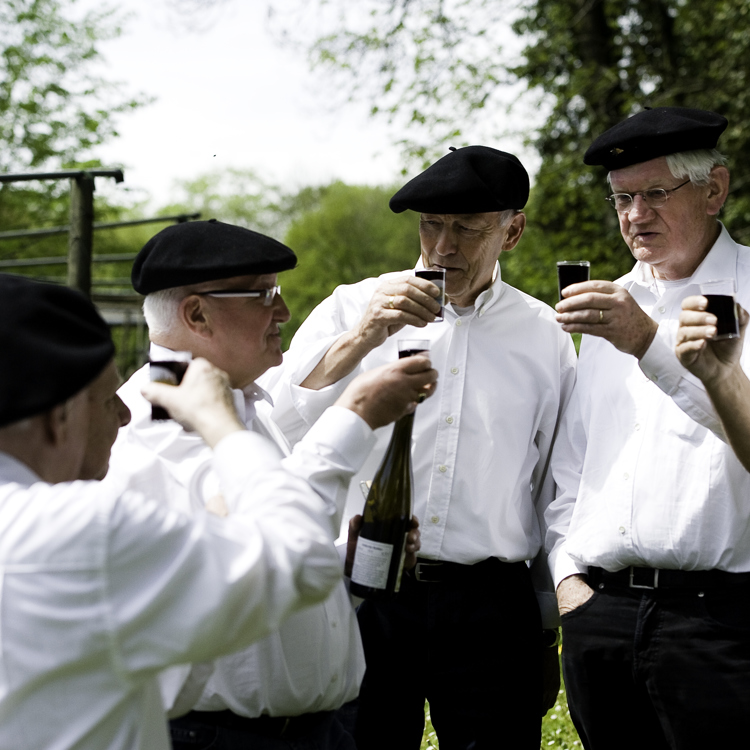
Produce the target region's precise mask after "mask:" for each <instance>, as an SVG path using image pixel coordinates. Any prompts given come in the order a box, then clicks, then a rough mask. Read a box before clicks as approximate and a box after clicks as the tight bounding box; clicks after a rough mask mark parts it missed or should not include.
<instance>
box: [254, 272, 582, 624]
mask: <svg viewBox="0 0 750 750" xmlns="http://www.w3.org/2000/svg"><path fill="white" fill-rule="evenodd" d="M417 267H421V263H420V264H419V265H418V266H417ZM404 273H407V274H408V273H412V272H410V271H409V272H404ZM399 275H402V274H386V275H384V276H381V277H380V278H379V279H377V278H372V279H366V280H364V281H361V282H359V283H357V284H353V285H348V286H340V287H338V288H337V289H336V290H335V291H334V292H333V294H332V295H331V297H329V298H328V299H327V300H325V301H324V302H322V303H321V304H320V305H319V306H318V307H317V308H316V309H315V310H314V311H313V312H312V313H311V314H310V316H309V317H308V318H307V320H306V321H305V322H304V323H303V324H302V326H301V327H300V329H299V330H298V332H297V334H296V335H295V337H294V340H293V341H292V344H291V347H290V349H289V351H288V352H287V353H286V354H285V355H284V364H283V365H281V366H280V367H278V368H274V369H273V370H270V371H269V373H267V376H264V378H266V379H265V380H264V381H263V382H264V384H267V387H268V388H269V389H272V393H273V396H274V402H275V407H274V411H273V418H274V420H275V421H276V423H277V424H278V425H279V426H280V427H281V429H282V430H283V431H284V432H285V434H287V436H288V437H290V439H291V440H295V439H298V438H299V437H300V435H302V434H304V433H305V431H306V430H307V429H308V428H309V426H310V425H311V424H313V423H314V421H315V420H316V419H317V417H318V415H319V414H320V413H321V412H322V411H323V409H324V408H325V407H326V406H328V405H329V404H330V403H331V402H332V401H333V399H335V398H336V397H337V396H338V395H339V394H340V392H341V390H342V389H343V388H344V387H345V386H346V384H347V383H348V382H349V381H350V380H351V378H353V377H355V376H356V375H357V374H358V373H359V372H362V371H365V370H369V369H372V368H373V367H377V366H379V365H381V364H384V363H386V362H392V361H394V360H396V359H398V346H397V341H398V339H404V338H416V339H428V340H429V341H430V358H431V360H432V365H433V367H434V368H435V369H437V371H438V374H439V382H438V386H437V390H436V392H435V394H434V395H433V396H432V397H431V398H429V399H427V401H425V402H424V403H423V404H420V405H419V406H418V407H417V411H416V416H415V420H414V430H413V442H412V462H413V469H414V480H415V485H414V513H415V514H416V515H417V517H418V518H419V520H420V530H421V544H422V547H421V550H420V553H419V554H420V557H424V558H430V559H436V560H449V561H453V562H459V563H465V564H472V563H476V562H478V561H480V560H484V559H486V558H487V557H491V556H494V557H497V558H499V559H500V560H503V561H507V562H516V561H520V560H530V559H532V558H534V557H535V556H536V555H537V553H538V552H539V550H540V547H541V544H542V529H541V524H540V519H541V516H542V513H543V510H544V508H545V506H546V505H547V503H549V502H550V501H551V500H552V499H553V497H554V487H553V484H552V482H551V481H550V477H549V476H548V475H547V473H546V467H547V460H548V457H549V453H550V449H551V447H552V442H553V438H554V435H555V430H556V426H557V423H558V418H559V416H560V414H561V412H562V409H563V407H564V405H565V403H566V401H567V399H568V397H569V395H570V392H571V390H572V388H573V383H574V380H575V367H576V354H575V349H574V347H573V344H572V341H571V338H570V336H569V335H568V334H566V333H564V332H563V331H562V330H561V328H560V326H559V325H558V324H557V323H556V321H555V318H554V311H553V310H552V309H551V308H550V307H549V306H547V305H545V304H544V303H543V302H540V301H539V300H536V299H534V298H533V297H530V296H528V295H526V294H524V293H523V292H520V291H518V290H517V289H514V288H513V287H511V286H509V285H508V284H506V283H504V282H503V281H502V279H501V278H500V267H499V265H498V266H496V271H495V280H494V282H493V284H492V285H491V286H490V287H489V288H488V289H487V290H485V291H484V292H482V293H481V294H480V295H479V297H478V298H477V300H476V303H475V305H474V307H473V308H471V309H470V310H469V311H466V312H465V314H463V315H459V314H458V313H457V311H456V310H455V309H454V308H453V307H452V306H451V305H450V304H448V305H446V307H445V320H444V321H443V322H442V323H430V324H428V325H427V326H426V327H424V328H414V327H410V326H407V327H405V328H403V329H402V330H401V331H399V332H398V333H396V334H394V335H393V336H390V337H389V338H388V340H387V341H386V342H385V343H384V344H383V345H382V346H380V347H378V348H377V349H375V350H374V351H372V352H371V353H370V354H368V355H367V356H366V357H365V358H364V359H363V360H362V362H361V363H360V365H359V367H358V368H356V369H355V371H354V372H353V373H352V374H351V375H350V376H347V377H346V378H343V379H342V380H341V381H339V382H338V383H336V384H334V385H332V386H329V387H327V388H324V389H322V390H320V391H313V390H309V389H307V388H302V387H301V386H300V385H299V384H300V383H301V382H302V381H303V380H304V379H305V378H306V377H307V375H308V374H309V373H310V372H311V371H312V370H313V368H314V367H315V365H316V364H317V363H318V362H319V361H320V359H321V357H322V356H323V354H324V353H325V352H326V351H327V350H328V349H329V348H330V346H331V345H332V344H333V342H334V341H335V340H336V339H337V338H338V337H339V336H340V335H341V334H342V333H343V332H345V331H348V330H351V329H352V328H354V327H355V326H356V325H357V323H358V322H359V320H360V319H361V318H362V315H363V313H364V311H365V309H366V307H367V304H368V303H369V301H370V298H371V297H372V294H373V292H374V291H375V289H376V287H377V286H378V285H379V284H380V283H381V281H382V280H383V279H386V278H389V277H396V276H399ZM391 430H392V428H391V427H387V428H382V429H381V430H378V431H377V433H378V443H377V446H376V448H375V450H373V452H372V453H371V454H370V457H369V459H368V461H367V462H366V464H365V466H364V468H363V470H362V471H361V472H359V473H358V475H357V477H356V478H355V481H353V482H352V485H351V487H350V490H349V499H348V502H347V508H346V513H345V518H347V519H348V518H349V517H350V516H352V515H353V514H355V513H361V512H362V507H363V505H364V500H363V497H362V493H361V492H360V489H359V486H358V485H359V481H357V480H362V479H371V478H372V477H373V476H374V474H375V471H376V469H377V467H378V466H379V464H380V462H381V460H382V457H383V454H384V452H385V448H386V446H387V444H388V440H389V438H390V434H391ZM553 610H554V611H555V612H556V607H554V604H553ZM553 616H554V615H553Z"/></svg>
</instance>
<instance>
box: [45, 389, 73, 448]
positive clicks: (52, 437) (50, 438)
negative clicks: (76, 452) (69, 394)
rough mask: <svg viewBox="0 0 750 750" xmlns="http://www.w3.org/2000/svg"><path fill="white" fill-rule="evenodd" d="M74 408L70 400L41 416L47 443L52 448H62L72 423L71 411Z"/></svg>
mask: <svg viewBox="0 0 750 750" xmlns="http://www.w3.org/2000/svg"><path fill="white" fill-rule="evenodd" d="M72 407H73V405H72V403H71V400H70V399H68V400H67V401H65V402H64V403H62V404H58V405H57V406H53V407H52V408H51V409H50V410H49V411H47V412H45V413H44V414H42V415H41V419H42V434H43V435H44V439H45V441H46V442H47V443H48V444H49V445H50V446H52V447H56V448H57V447H59V446H61V445H62V444H63V443H64V442H65V440H66V438H67V436H68V428H69V423H70V410H71V408H72Z"/></svg>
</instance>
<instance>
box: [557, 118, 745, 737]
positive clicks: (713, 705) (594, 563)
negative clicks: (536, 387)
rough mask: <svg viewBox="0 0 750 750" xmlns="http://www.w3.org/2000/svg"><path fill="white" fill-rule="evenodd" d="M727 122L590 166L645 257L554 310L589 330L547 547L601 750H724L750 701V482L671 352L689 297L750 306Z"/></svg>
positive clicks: (633, 133) (571, 661)
mask: <svg viewBox="0 0 750 750" xmlns="http://www.w3.org/2000/svg"><path fill="white" fill-rule="evenodd" d="M726 126H727V121H726V120H725V119H724V118H723V117H721V116H720V115H718V114H715V113H713V112H706V111H702V110H697V109H683V108H676V107H659V108H656V109H649V110H644V111H643V112H640V113H638V114H636V115H634V116H633V117H630V118H628V119H627V120H625V121H623V122H621V123H619V124H618V125H615V126H614V127H613V128H611V129H610V130H608V131H607V132H605V133H604V134H603V135H601V136H599V138H597V139H596V140H595V141H594V143H593V144H592V145H591V147H590V148H589V149H588V151H587V152H586V156H585V158H584V161H585V162H586V163H587V164H590V165H602V166H604V167H605V168H606V169H607V170H608V171H609V175H608V180H609V184H610V185H611V188H612V191H613V192H612V195H610V196H609V199H608V200H609V201H610V203H612V205H613V207H614V209H615V210H616V211H617V215H618V219H619V222H620V231H621V233H622V237H623V239H624V240H625V243H626V244H627V246H628V247H629V248H630V251H631V252H632V254H633V256H634V257H635V259H636V261H637V263H636V265H635V267H634V268H633V270H632V271H631V272H630V273H629V274H627V275H626V276H624V277H622V278H621V279H618V281H617V282H614V283H613V282H608V281H589V282H585V283H580V284H574V285H571V286H569V287H568V288H567V289H565V290H564V292H563V296H564V299H563V300H562V301H561V302H560V303H558V305H557V311H558V321H559V322H560V323H561V324H562V327H563V329H564V330H566V331H570V332H579V333H583V334H584V336H583V340H582V345H581V351H580V355H581V356H580V360H579V367H578V379H577V382H576V387H575V389H574V394H573V398H572V400H571V407H570V409H569V411H568V413H567V415H566V418H565V420H564V424H563V428H562V430H561V435H560V438H559V439H558V443H557V449H556V453H555V455H554V456H553V461H552V464H553V474H554V476H555V479H556V481H557V484H558V487H559V493H558V496H557V498H556V500H555V502H554V503H553V504H552V505H551V506H550V508H549V510H548V512H547V514H546V520H547V522H548V524H549V531H548V535H547V546H548V549H549V550H550V553H551V554H550V565H551V570H552V574H553V577H554V579H555V583H556V585H557V594H558V603H559V607H560V612H561V614H562V623H563V643H564V647H563V669H564V676H565V681H566V685H567V689H568V699H569V703H570V707H571V714H572V716H573V719H574V722H575V724H576V727H577V728H578V731H579V733H580V735H581V738H582V740H583V744H584V746H585V747H586V748H589V749H590V748H593V750H599V749H602V750H618V748H623V749H624V748H632V747H641V748H659V749H661V748H665V749H667V748H673V749H676V748H680V750H688V749H691V748H696V749H697V748H705V747H728V746H730V745H731V744H732V741H733V740H732V738H733V737H735V736H738V735H739V733H740V732H741V727H742V726H743V725H744V721H745V715H746V712H747V706H748V705H750V625H749V624H748V623H750V502H749V499H750V474H748V472H747V471H746V470H745V469H744V468H743V467H742V465H741V464H740V463H739V461H738V460H737V458H736V457H735V455H734V453H733V452H732V449H731V448H730V447H729V445H727V442H726V438H725V435H724V432H723V428H722V425H721V421H720V419H719V417H718V415H717V414H716V411H715V410H714V407H713V405H712V404H711V401H710V399H709V397H708V395H707V393H706V390H705V388H704V386H703V384H702V383H701V382H700V380H698V378H697V377H695V376H694V375H692V374H691V373H690V372H688V370H687V369H685V368H684V367H683V366H682V365H681V364H680V362H679V361H678V359H677V357H676V356H675V353H674V348H675V335H676V331H677V327H678V320H679V315H680V310H681V304H682V300H683V299H684V298H685V297H688V296H691V295H695V294H700V285H701V284H702V283H703V282H706V281H709V280H714V279H729V280H730V282H733V283H734V285H735V287H736V289H737V292H738V294H737V297H738V299H739V301H740V302H742V304H743V305H744V306H745V307H747V304H748V299H750V248H748V247H743V246H741V245H738V244H737V243H736V242H734V241H733V240H732V238H731V237H730V236H729V233H728V232H727V230H726V229H725V228H724V227H723V225H722V224H721V223H720V222H719V221H718V219H717V216H718V214H719V212H720V211H721V208H722V206H723V205H724V202H725V200H726V198H727V194H728V191H729V172H728V170H727V168H726V167H725V166H724V164H725V159H724V157H723V156H721V154H719V153H718V151H716V145H717V142H718V138H719V136H720V135H721V133H722V132H723V131H724V129H725V128H726ZM747 364H748V362H745V365H746V366H747Z"/></svg>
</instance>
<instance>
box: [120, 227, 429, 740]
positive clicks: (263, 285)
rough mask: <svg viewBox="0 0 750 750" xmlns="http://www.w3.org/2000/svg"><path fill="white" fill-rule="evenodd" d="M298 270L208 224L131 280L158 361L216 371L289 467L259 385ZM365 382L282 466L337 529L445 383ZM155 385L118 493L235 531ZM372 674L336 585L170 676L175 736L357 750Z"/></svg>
mask: <svg viewBox="0 0 750 750" xmlns="http://www.w3.org/2000/svg"><path fill="white" fill-rule="evenodd" d="M295 263H296V257H295V255H294V253H293V252H292V251H291V250H290V249H289V248H288V247H286V246H285V245H282V244H281V243H279V242H277V241H275V240H273V239H271V238H270V237H266V236H264V235H262V234H258V233H257V232H253V231H251V230H249V229H245V228H242V227H237V226H233V225H231V224H225V223H222V222H218V221H214V220H212V221H207V222H192V223H187V224H178V225H175V226H172V227H169V228H167V229H164V230H163V231H161V232H159V233H158V234H157V235H156V236H154V237H153V238H152V239H151V240H150V241H149V242H148V243H147V244H146V245H145V246H144V247H143V249H142V250H141V252H140V253H139V255H138V256H137V258H136V260H135V263H134V265H133V271H132V280H133V286H134V288H135V289H136V291H138V292H140V293H141V294H144V295H145V301H144V313H145V316H146V321H147V323H148V326H149V334H150V338H151V358H152V360H153V359H161V360H164V359H173V358H174V357H175V355H174V352H175V350H177V351H183V352H190V353H191V354H192V355H193V356H200V357H203V358H205V359H206V360H208V361H209V362H211V363H212V364H214V365H216V366H218V367H221V368H222V369H223V370H225V371H226V372H227V375H228V377H229V382H230V384H231V386H232V388H233V398H234V401H235V405H236V407H237V410H238V413H239V414H240V415H241V419H242V422H243V423H244V425H246V427H247V429H248V430H250V431H251V432H254V433H258V434H260V435H263V436H264V437H266V438H268V439H270V440H271V441H273V442H274V443H275V444H276V447H277V449H278V451H279V454H280V455H283V454H286V453H289V450H288V446H287V443H286V441H285V440H284V438H283V436H282V435H281V433H280V432H279V430H278V429H277V428H276V427H275V426H274V424H273V423H272V422H271V421H270V419H269V417H268V415H267V412H268V411H269V410H270V403H269V402H268V395H267V394H266V393H265V392H264V391H263V390H262V389H261V388H260V387H259V386H257V385H256V383H255V380H256V379H257V378H258V377H259V376H260V375H262V374H263V373H264V372H265V371H266V370H267V369H268V368H270V367H273V366H275V365H278V364H279V363H280V362H281V359H282V355H281V340H280V336H279V325H280V324H282V323H284V322H285V321H286V320H288V319H289V311H288V309H287V307H286V305H285V304H284V301H283V299H282V297H281V295H280V293H279V292H280V290H279V287H278V285H277V274H278V273H279V272H281V271H284V270H287V269H290V268H293V267H294V265H295ZM368 375H369V376H370V377H369V380H368V381H367V382H365V381H360V382H359V383H357V384H355V386H354V390H356V394H355V393H353V392H352V391H350V394H352V396H353V398H354V399H361V400H362V402H361V407H362V408H360V406H359V405H358V406H357V408H356V409H354V410H352V409H348V408H339V407H335V408H333V409H331V410H329V411H328V412H327V414H325V415H323V416H322V418H321V419H320V420H319V421H318V423H317V424H316V425H315V427H314V429H313V430H311V432H310V434H309V435H308V436H307V438H311V439H312V441H314V444H308V449H307V450H306V451H305V453H304V454H299V451H298V447H295V452H294V454H293V455H291V456H290V457H288V458H285V459H284V462H283V463H284V465H285V466H287V467H288V468H289V469H290V470H293V471H295V472H298V473H301V474H302V476H304V478H305V479H307V480H308V481H309V482H310V483H311V484H312V486H313V487H314V488H315V489H316V490H317V491H318V492H319V493H320V494H321V495H322V497H323V498H325V499H326V501H327V504H328V513H329V517H330V523H331V524H332V525H333V526H335V527H336V528H338V527H339V524H340V518H341V513H342V511H343V505H344V500H345V497H346V490H347V487H348V480H349V479H350V478H351V476H352V474H353V473H354V472H355V471H356V470H357V469H358V468H359V467H360V465H361V464H362V462H363V461H364V459H365V458H366V456H367V454H368V453H369V451H370V449H371V448H372V446H373V444H374V441H375V437H374V433H373V429H374V428H377V427H380V426H382V425H384V424H386V423H387V422H388V421H390V419H392V418H395V417H396V416H398V414H400V413H403V410H404V409H405V408H406V406H407V404H408V405H410V408H413V407H414V406H416V402H417V399H418V398H419V396H420V395H421V394H422V393H427V394H429V393H430V392H431V389H432V387H433V383H434V381H435V380H436V375H437V374H436V372H435V371H434V370H432V369H431V368H430V362H429V359H428V358H427V357H424V356H423V357H418V358H415V359H414V361H413V362H406V361H404V362H400V363H398V366H397V367H394V366H391V367H389V368H385V369H381V370H380V371H378V372H377V373H368ZM148 378H149V373H148V366H146V367H145V368H143V369H142V370H140V371H138V372H136V373H135V374H134V375H133V376H132V377H131V379H130V380H129V381H128V382H127V383H126V384H125V385H124V386H123V387H122V388H121V389H120V391H119V393H120V396H121V397H122V398H123V400H124V401H125V403H126V404H127V405H128V406H129V407H130V409H131V411H132V415H133V417H132V421H131V422H130V424H129V425H128V426H127V427H125V428H123V429H122V430H121V431H120V435H119V437H118V440H117V442H116V444H115V446H114V450H113V454H112V469H113V470H112V472H111V479H110V480H109V481H112V482H115V483H117V484H120V485H125V486H127V487H129V488H134V489H137V488H140V487H143V488H146V487H148V488H153V490H154V491H158V492H159V494H160V496H161V498H162V501H163V502H164V503H165V505H168V506H170V507H173V508H175V509H177V510H180V511H182V512H184V513H187V514H191V515H198V516H201V515H203V514H204V513H205V509H208V510H210V511H212V512H214V513H217V514H219V515H222V516H223V515H228V519H227V520H231V518H232V517H233V516H234V512H235V508H234V506H233V504H232V503H231V502H230V495H229V493H228V489H229V488H227V487H226V486H225V485H224V483H223V481H222V478H221V477H220V476H219V475H218V474H216V473H215V472H213V471H212V470H211V463H210V449H209V447H208V446H207V445H206V444H205V442H204V441H202V440H201V439H200V438H199V437H198V436H197V435H194V434H191V433H189V432H186V431H185V430H184V429H182V427H181V426H180V425H179V424H176V423H174V422H170V421H161V422H159V421H152V419H151V410H150V405H149V404H148V402H147V401H146V400H145V399H144V398H143V397H142V395H141V392H140V391H141V387H142V385H143V383H144V382H146V381H147V380H148ZM343 405H344V406H352V405H353V404H352V402H351V401H347V402H346V403H344V404H343ZM247 460H252V457H251V456H248V457H247ZM279 523H280V528H279V532H280V533H284V531H285V529H286V532H287V533H289V534H290V536H291V537H293V536H294V535H295V532H294V530H293V529H292V528H290V527H288V526H287V525H286V524H285V522H284V519H282V518H280V519H279ZM331 547H332V548H333V544H331ZM314 564H315V563H314V561H313V560H311V565H313V566H314ZM271 572H272V571H271ZM339 572H340V573H341V570H340V571H339ZM219 637H220V636H219ZM363 672H364V657H363V654H362V647H361V642H360V638H359V633H358V630H357V622H356V618H355V616H354V612H353V609H352V606H351V602H350V600H349V595H348V592H347V590H346V587H345V585H344V581H343V577H342V576H341V575H339V582H338V584H337V585H336V586H335V588H334V589H333V591H332V592H331V594H330V596H329V597H328V598H327V599H326V600H325V601H322V602H320V603H318V604H316V605H315V606H312V607H308V608H307V609H305V610H303V611H300V612H298V613H295V614H294V615H293V616H292V617H290V618H289V619H287V620H286V621H285V622H284V623H283V624H282V625H281V626H280V627H279V628H277V629H275V630H274V631H273V632H272V633H270V635H268V636H267V637H266V638H264V639H263V640H261V641H259V642H257V643H255V644H253V645H252V646H250V647H249V648H246V649H244V650H242V651H239V652H237V653H234V654H231V655H229V656H226V657H224V658H221V659H218V660H217V661H216V662H215V663H213V664H196V665H194V666H193V667H192V668H190V667H185V668H183V669H178V670H173V671H172V672H167V673H165V675H163V678H162V684H161V687H162V696H163V699H164V702H165V705H166V707H167V708H168V709H169V711H170V715H172V716H177V717H179V718H175V719H174V720H173V721H172V722H171V727H170V729H171V735H172V746H173V748H174V749H175V750H178V749H182V748H190V749H191V750H195V748H197V747H212V748H217V750H218V749H219V748H221V749H222V750H225V749H226V750H229V749H234V748H245V747H263V748H265V749H266V750H271V748H279V749H280V750H281V749H282V748H284V749H285V748H288V747H289V746H293V747H295V748H299V749H300V750H304V749H305V748H310V750H313V749H314V750H327V749H329V748H330V749H331V750H333V749H334V748H335V749H336V750H347V749H350V748H353V741H352V739H351V737H350V736H349V734H348V733H347V732H346V731H345V729H344V728H343V727H341V726H340V724H339V721H338V719H337V717H336V716H335V713H334V710H335V709H337V708H339V707H340V706H341V705H342V704H343V703H345V702H346V701H348V700H350V699H352V698H353V697H354V696H356V695H357V693H358V691H359V685H360V681H361V678H362V674H363ZM189 709H193V710H191V711H189V713H186V712H187V711H188V710H189ZM181 714H184V715H181Z"/></svg>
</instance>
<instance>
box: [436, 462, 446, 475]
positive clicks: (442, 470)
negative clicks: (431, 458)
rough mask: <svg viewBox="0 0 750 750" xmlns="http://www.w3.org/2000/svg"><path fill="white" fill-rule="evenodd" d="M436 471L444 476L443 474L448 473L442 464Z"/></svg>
mask: <svg viewBox="0 0 750 750" xmlns="http://www.w3.org/2000/svg"><path fill="white" fill-rule="evenodd" d="M438 471H440V472H442V473H443V474H445V472H446V471H448V467H447V466H445V465H443V464H441V465H440V466H438Z"/></svg>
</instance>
